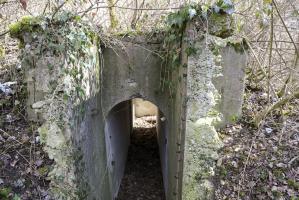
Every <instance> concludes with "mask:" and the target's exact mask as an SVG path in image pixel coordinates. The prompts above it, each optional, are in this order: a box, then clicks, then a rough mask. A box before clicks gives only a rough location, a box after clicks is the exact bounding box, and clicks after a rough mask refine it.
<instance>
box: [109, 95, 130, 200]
mask: <svg viewBox="0 0 299 200" xmlns="http://www.w3.org/2000/svg"><path fill="white" fill-rule="evenodd" d="M131 132H132V106H131V101H130V100H128V101H124V102H121V103H119V104H117V105H116V106H115V107H113V108H112V110H111V111H110V112H109V114H108V116H107V118H106V122H105V141H106V154H107V168H108V173H109V174H111V176H110V179H111V180H110V183H111V191H112V194H113V198H116V197H117V194H118V190H119V186H120V183H121V179H122V177H123V174H124V171H125V166H126V160H127V153H128V148H129V144H130V134H131Z"/></svg>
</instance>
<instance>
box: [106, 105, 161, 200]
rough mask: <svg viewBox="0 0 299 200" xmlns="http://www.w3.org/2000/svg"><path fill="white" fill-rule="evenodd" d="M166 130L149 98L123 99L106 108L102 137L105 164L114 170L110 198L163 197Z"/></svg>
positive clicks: (159, 114)
mask: <svg viewBox="0 0 299 200" xmlns="http://www.w3.org/2000/svg"><path fill="white" fill-rule="evenodd" d="M166 132H167V120H166V118H165V116H164V114H163V113H162V112H161V111H160V110H159V109H158V108H157V107H156V106H155V105H154V104H152V103H151V102H149V101H144V100H142V99H132V100H127V101H123V102H121V103H119V104H117V105H116V106H114V107H113V108H112V109H111V110H110V112H109V114H108V116H107V118H106V122H105V138H106V152H107V158H108V163H109V164H110V169H113V171H114V172H113V177H112V182H113V185H114V187H115V189H114V190H115V191H114V193H115V194H116V196H115V197H114V198H116V199H118V200H126V199H145V200H146V199H155V200H164V199H165V192H164V186H163V178H162V167H161V166H162V165H164V164H165V161H163V159H165V149H166V148H165V147H166V143H167V141H166V140H165V134H166ZM130 140H131V141H130ZM163 140H164V141H163ZM159 146H160V148H159ZM159 149H160V151H159ZM159 154H160V155H159ZM160 157H161V158H162V160H160Z"/></svg>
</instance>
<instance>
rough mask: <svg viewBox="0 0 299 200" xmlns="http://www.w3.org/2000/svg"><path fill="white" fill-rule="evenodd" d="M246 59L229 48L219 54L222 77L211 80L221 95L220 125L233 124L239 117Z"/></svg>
mask: <svg viewBox="0 0 299 200" xmlns="http://www.w3.org/2000/svg"><path fill="white" fill-rule="evenodd" d="M246 57H247V56H246V54H245V53H244V52H238V51H236V50H235V49H234V48H233V47H230V46H228V47H226V48H224V49H223V50H222V52H221V58H222V59H221V63H220V65H221V67H222V76H218V77H216V78H214V79H213V83H214V85H215V87H216V89H217V91H218V92H219V93H220V95H221V101H220V102H219V111H220V112H221V114H222V117H223V119H222V122H221V124H220V125H225V124H227V123H234V122H235V121H236V120H237V119H238V118H239V117H240V116H241V113H242V103H243V92H244V88H245V79H244V77H245V67H246V60H247V59H246Z"/></svg>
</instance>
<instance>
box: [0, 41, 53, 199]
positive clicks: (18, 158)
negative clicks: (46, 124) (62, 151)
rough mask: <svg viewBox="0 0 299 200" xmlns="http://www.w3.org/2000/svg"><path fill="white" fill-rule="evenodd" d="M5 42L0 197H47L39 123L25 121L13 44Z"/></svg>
mask: <svg viewBox="0 0 299 200" xmlns="http://www.w3.org/2000/svg"><path fill="white" fill-rule="evenodd" d="M9 44H10V45H8V46H7V47H6V56H5V59H2V60H1V58H0V84H4V83H10V84H9V85H10V86H9V87H8V88H6V89H7V90H9V91H8V94H5V93H4V92H3V91H1V90H0V199H1V200H10V199H13V200H19V199H22V200H33V199H34V200H35V199H36V200H37V199H50V197H49V195H48V192H47V190H48V188H49V181H48V180H47V174H48V172H49V171H50V170H51V164H52V163H53V161H52V160H50V159H49V158H48V156H47V154H45V152H44V151H43V149H42V145H41V144H40V140H39V136H38V133H37V128H38V125H39V124H37V123H32V122H30V121H28V120H27V117H26V112H25V104H26V102H25V98H26V87H25V86H24V85H23V72H22V69H20V68H19V67H18V66H19V61H18V58H17V55H18V50H17V43H16V41H13V40H11V41H9Z"/></svg>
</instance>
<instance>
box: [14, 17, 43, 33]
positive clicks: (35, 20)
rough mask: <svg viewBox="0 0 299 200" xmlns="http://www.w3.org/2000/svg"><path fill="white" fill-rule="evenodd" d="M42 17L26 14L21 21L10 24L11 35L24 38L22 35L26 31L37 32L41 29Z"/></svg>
mask: <svg viewBox="0 0 299 200" xmlns="http://www.w3.org/2000/svg"><path fill="white" fill-rule="evenodd" d="M40 23H41V18H39V17H31V16H25V17H23V18H21V20H20V21H18V22H15V23H12V24H10V25H9V33H10V35H11V37H15V38H19V39H21V38H22V35H23V34H24V33H26V32H29V33H31V32H37V31H39V30H41V27H40Z"/></svg>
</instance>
